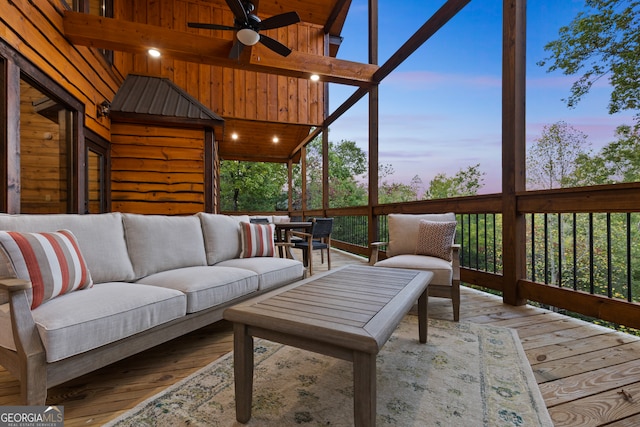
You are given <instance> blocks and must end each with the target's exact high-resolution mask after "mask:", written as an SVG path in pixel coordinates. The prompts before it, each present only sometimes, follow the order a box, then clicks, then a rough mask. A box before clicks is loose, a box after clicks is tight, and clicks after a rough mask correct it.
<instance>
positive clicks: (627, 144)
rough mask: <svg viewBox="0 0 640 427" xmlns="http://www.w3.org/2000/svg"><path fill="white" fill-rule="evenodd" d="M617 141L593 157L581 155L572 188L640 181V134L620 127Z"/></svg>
mask: <svg viewBox="0 0 640 427" xmlns="http://www.w3.org/2000/svg"><path fill="white" fill-rule="evenodd" d="M616 138H617V139H616V140H615V141H613V142H610V143H609V144H607V145H606V146H604V147H603V148H602V150H600V152H599V153H597V154H596V155H595V156H593V157H589V156H579V157H578V158H577V159H576V169H575V174H574V177H573V182H572V185H575V186H578V185H599V184H613V183H617V182H638V181H640V133H638V129H637V128H632V127H630V126H624V125H623V126H619V127H618V128H617V129H616Z"/></svg>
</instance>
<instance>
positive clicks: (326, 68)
mask: <svg viewBox="0 0 640 427" xmlns="http://www.w3.org/2000/svg"><path fill="white" fill-rule="evenodd" d="M210 3H212V4H215V5H220V6H221V7H224V8H227V7H228V6H227V4H226V2H225V0H210ZM252 3H254V5H255V6H256V11H257V13H258V15H259V16H260V17H261V18H262V19H264V18H265V17H269V16H273V15H277V14H280V13H285V12H290V11H295V12H297V13H298V15H299V16H300V18H301V21H302V22H303V23H309V24H313V25H317V26H322V27H323V29H324V32H325V34H327V35H328V36H329V37H328V39H329V40H334V41H336V40H339V39H340V33H341V31H342V28H343V25H344V22H345V19H346V16H347V13H348V11H349V7H350V5H351V0H278V1H275V0H252ZM220 24H223V25H229V23H220ZM64 30H65V36H66V37H67V38H68V39H69V40H71V42H72V43H74V44H78V45H85V46H91V47H96V48H102V49H110V50H117V51H124V52H134V53H137V52H141V51H146V49H147V48H148V47H150V46H155V47H157V48H159V49H161V50H162V51H163V54H167V55H169V56H171V57H173V58H175V59H180V60H185V61H188V62H195V63H201V64H210V65H218V66H223V67H228V68H235V69H244V70H251V71H258V72H266V73H270V74H277V75H282V76H289V77H297V78H305V79H306V78H308V77H309V76H310V74H312V73H314V74H318V75H320V79H321V80H322V81H325V82H337V83H342V84H349V85H354V86H360V87H367V86H369V85H371V84H372V83H373V75H374V73H375V72H376V71H377V70H378V67H377V66H374V65H370V64H361V63H356V62H351V61H345V60H340V59H336V58H335V55H336V54H337V50H338V48H339V43H330V44H329V56H318V55H313V54H309V53H303V52H298V51H295V50H294V51H293V52H292V54H291V55H289V56H288V57H286V58H285V57H281V56H279V55H277V54H274V53H273V52H271V51H270V50H269V49H266V48H265V47H264V46H262V45H261V44H257V45H256V46H253V47H252V48H250V49H245V50H248V52H243V55H242V56H241V58H240V60H230V59H229V58H228V53H229V51H230V48H231V44H232V42H231V41H230V40H228V39H216V38H215V37H210V36H204V35H200V34H194V33H185V32H180V33H179V34H176V31H175V30H173V29H170V28H163V27H160V26H156V25H148V24H142V23H135V22H130V21H121V20H115V19H109V18H101V17H97V16H92V15H88V14H82V13H75V12H67V13H65V16H64ZM223 118H224V119H225V131H224V135H223V137H222V138H221V139H220V138H219V135H217V136H216V137H217V138H218V139H219V141H220V155H221V158H222V159H233V160H248V161H269V162H287V161H288V160H289V159H292V160H293V161H294V162H297V161H298V160H299V157H300V152H299V148H300V143H301V142H302V141H303V140H304V139H305V138H306V137H307V136H308V134H309V131H310V130H311V128H312V126H313V125H317V123H309V125H304V124H299V123H298V124H291V123H279V122H274V121H256V120H244V119H239V118H237V117H225V116H224V115H223ZM234 134H235V135H237V139H235V138H233V135H234ZM274 137H277V138H278V142H277V143H275V142H274V141H273V138H274Z"/></svg>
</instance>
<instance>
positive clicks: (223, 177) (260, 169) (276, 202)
mask: <svg viewBox="0 0 640 427" xmlns="http://www.w3.org/2000/svg"><path fill="white" fill-rule="evenodd" d="M286 183H287V168H286V165H284V164H281V163H261V162H239V161H236V160H224V161H222V162H220V198H221V205H222V206H221V208H222V210H223V211H273V210H277V208H278V207H281V205H282V204H283V201H284V202H286V200H287V195H286V193H285V192H284V188H285V186H286ZM285 207H286V204H285Z"/></svg>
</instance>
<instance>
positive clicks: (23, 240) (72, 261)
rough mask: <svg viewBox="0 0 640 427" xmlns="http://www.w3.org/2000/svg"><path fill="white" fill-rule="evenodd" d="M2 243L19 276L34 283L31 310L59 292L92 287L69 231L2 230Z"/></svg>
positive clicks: (64, 292) (89, 275) (31, 290)
mask: <svg viewBox="0 0 640 427" xmlns="http://www.w3.org/2000/svg"><path fill="white" fill-rule="evenodd" d="M0 246H2V248H3V250H4V251H5V254H6V255H7V256H8V258H9V259H10V261H11V266H12V268H13V271H14V272H15V275H16V277H17V278H19V279H23V280H28V281H30V282H31V289H30V290H29V291H30V292H29V299H30V302H31V309H34V308H36V307H38V306H39V305H41V304H42V303H44V302H46V301H48V300H50V299H53V298H55V297H57V296H58V295H63V294H66V293H69V292H73V291H75V290H79V289H86V288H90V287H91V286H93V281H92V280H91V273H90V272H89V269H88V268H87V264H86V263H85V261H84V257H83V256H82V253H81V252H80V247H79V246H78V242H77V240H76V238H75V236H74V235H73V233H71V232H70V231H69V230H60V231H58V232H42V233H23V232H19V231H0Z"/></svg>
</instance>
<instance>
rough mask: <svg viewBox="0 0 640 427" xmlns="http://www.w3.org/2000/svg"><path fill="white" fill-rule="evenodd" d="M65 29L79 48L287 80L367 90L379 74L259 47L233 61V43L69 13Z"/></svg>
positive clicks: (350, 64) (373, 68) (335, 61)
mask: <svg viewBox="0 0 640 427" xmlns="http://www.w3.org/2000/svg"><path fill="white" fill-rule="evenodd" d="M63 23H64V32H65V36H66V37H67V38H68V39H69V40H70V41H71V42H72V43H74V44H76V45H83V46H90V47H95V48H100V49H109V50H117V51H124V52H133V53H142V52H146V51H147V50H148V49H149V48H152V47H154V48H156V49H158V50H160V51H161V52H162V54H163V55H168V56H171V57H172V58H174V59H178V60H183V61H187V62H195V63H198V64H209V65H215V66H221V67H227V68H237V69H243V70H249V71H257V72H263V73H269V74H277V75H282V76H288V77H296V78H309V76H310V75H311V74H318V75H319V76H320V80H322V81H324V82H331V83H341V84H347V85H353V86H361V87H362V86H364V87H366V86H369V85H371V83H372V82H373V75H374V73H375V72H376V71H377V70H378V68H379V67H378V66H375V65H369V64H362V63H358V62H352V61H345V60H341V59H336V58H332V57H326V56H319V55H313V54H309V53H303V52H297V51H293V52H292V53H291V54H290V55H289V56H287V57H283V56H280V55H278V54H276V53H274V52H272V51H271V50H269V49H267V48H266V47H263V46H262V45H260V44H257V45H255V46H253V47H252V48H251V55H250V57H249V58H248V60H246V61H243V60H233V59H229V58H228V55H229V51H230V49H231V45H232V41H231V40H227V39H221V38H216V37H207V36H202V35H199V34H193V33H187V32H178V31H175V30H172V29H169V28H164V27H159V26H156V25H149V24H141V23H136V22H130V21H123V20H118V19H112V18H105V17H99V16H94V15H89V14H85V13H79V12H71V11H65V15H64V20H63Z"/></svg>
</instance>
